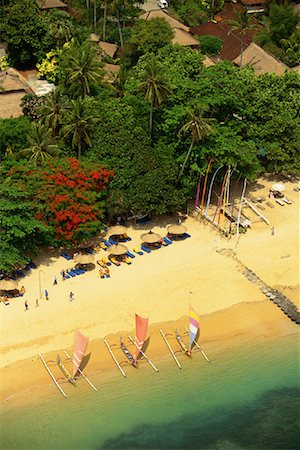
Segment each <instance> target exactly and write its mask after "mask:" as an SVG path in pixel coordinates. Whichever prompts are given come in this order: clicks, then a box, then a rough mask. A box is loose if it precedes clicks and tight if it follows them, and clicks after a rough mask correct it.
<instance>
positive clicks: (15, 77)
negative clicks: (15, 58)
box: [0, 67, 32, 95]
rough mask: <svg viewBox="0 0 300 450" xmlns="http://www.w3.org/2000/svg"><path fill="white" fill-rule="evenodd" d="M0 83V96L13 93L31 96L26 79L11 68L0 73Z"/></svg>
mask: <svg viewBox="0 0 300 450" xmlns="http://www.w3.org/2000/svg"><path fill="white" fill-rule="evenodd" d="M0 83H1V91H0V94H1V95H3V94H5V93H7V92H14V91H24V92H25V93H27V94H32V90H31V88H30V86H29V84H28V83H27V81H26V79H25V78H24V77H23V76H22V75H21V74H20V73H19V72H18V71H17V70H16V69H13V68H12V67H10V68H9V69H7V70H4V71H2V72H0Z"/></svg>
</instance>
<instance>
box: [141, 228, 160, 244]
mask: <svg viewBox="0 0 300 450" xmlns="http://www.w3.org/2000/svg"><path fill="white" fill-rule="evenodd" d="M141 240H142V241H143V242H145V243H146V244H156V242H160V241H161V236H160V235H159V234H158V233H153V232H152V231H149V233H144V234H142V235H141Z"/></svg>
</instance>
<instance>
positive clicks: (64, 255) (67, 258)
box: [61, 252, 72, 261]
mask: <svg viewBox="0 0 300 450" xmlns="http://www.w3.org/2000/svg"><path fill="white" fill-rule="evenodd" d="M61 256H62V257H63V258H65V259H66V260H68V261H70V259H72V258H71V256H70V255H68V253H64V252H63V253H61Z"/></svg>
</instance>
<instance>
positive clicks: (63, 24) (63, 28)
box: [49, 11, 75, 47]
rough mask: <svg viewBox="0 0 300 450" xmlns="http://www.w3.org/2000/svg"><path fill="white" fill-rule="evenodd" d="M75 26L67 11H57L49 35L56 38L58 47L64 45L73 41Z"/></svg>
mask: <svg viewBox="0 0 300 450" xmlns="http://www.w3.org/2000/svg"><path fill="white" fill-rule="evenodd" d="M74 33H75V28H74V25H73V23H72V21H71V20H70V16H69V14H68V13H66V12H65V11H56V12H55V17H54V20H53V21H52V22H51V23H50V26H49V35H50V36H51V37H52V39H54V41H55V43H56V45H57V46H58V47H62V46H63V45H64V44H65V43H66V42H69V41H71V39H72V37H73V36H74Z"/></svg>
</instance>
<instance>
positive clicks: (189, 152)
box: [179, 139, 194, 177]
mask: <svg viewBox="0 0 300 450" xmlns="http://www.w3.org/2000/svg"><path fill="white" fill-rule="evenodd" d="M193 146H194V139H192V142H191V145H190V148H189V149H188V152H187V154H186V156H185V159H184V161H183V164H182V167H181V171H180V174H179V176H180V177H181V175H182V174H183V171H184V169H185V166H186V164H187V162H188V160H189V157H190V156H191V153H192V150H193Z"/></svg>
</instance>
